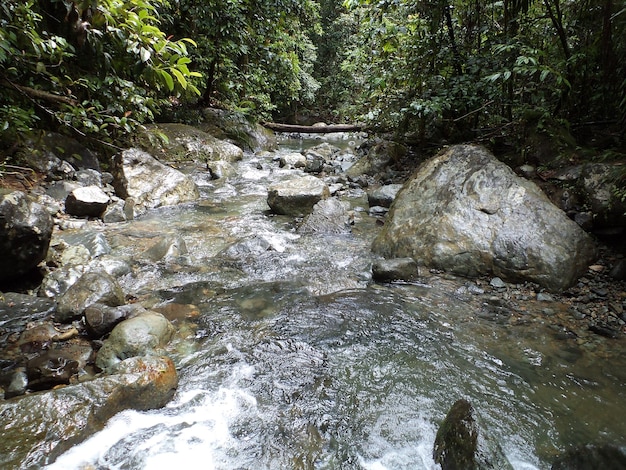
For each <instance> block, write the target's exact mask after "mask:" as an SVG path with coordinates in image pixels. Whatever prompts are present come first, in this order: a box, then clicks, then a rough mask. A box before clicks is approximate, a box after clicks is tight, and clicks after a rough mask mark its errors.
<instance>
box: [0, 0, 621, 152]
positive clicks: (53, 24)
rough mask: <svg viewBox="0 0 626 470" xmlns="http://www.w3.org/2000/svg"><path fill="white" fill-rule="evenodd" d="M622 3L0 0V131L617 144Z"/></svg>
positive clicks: (111, 138) (6, 136) (103, 138)
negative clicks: (221, 128) (233, 116)
mask: <svg viewBox="0 0 626 470" xmlns="http://www.w3.org/2000/svg"><path fill="white" fill-rule="evenodd" d="M625 26H626V1H624V0H583V1H578V0H577V1H573V0H499V1H494V0H449V1H441V0H426V1H420V2H415V1H408V0H345V1H344V2H341V1H331V0H318V1H314V0H271V1H270V0H267V1H263V2H253V1H251V0H125V1H124V0H79V1H68V0H7V1H4V2H2V4H1V5H0V86H2V93H1V94H0V129H1V130H2V135H1V137H2V139H1V140H2V143H3V145H4V147H5V148H10V146H11V145H12V144H13V143H14V142H15V141H16V139H19V136H20V135H21V133H23V132H26V131H29V130H32V129H52V130H56V131H59V132H64V133H68V134H70V135H74V136H82V137H84V138H86V139H94V140H98V141H100V142H116V141H117V140H119V139H123V138H124V137H125V136H127V135H128V134H129V133H132V132H133V130H134V128H135V127H136V126H137V125H139V124H142V123H146V122H151V121H155V120H159V119H163V118H164V117H165V116H168V117H169V116H173V115H175V111H176V109H180V108H185V109H188V108H194V107H198V106H217V107H223V108H227V109H232V110H237V111H240V112H243V113H245V114H247V115H249V116H250V118H251V119H258V120H260V119H265V120H270V119H275V120H280V121H282V122H306V121H307V120H326V121H331V122H336V123H341V122H356V121H359V122H365V123H367V124H368V125H369V126H370V127H371V128H373V129H377V130H387V131H393V132H395V133H396V134H397V135H402V136H404V138H406V139H408V140H411V141H415V142H426V141H443V140H445V141H454V140H489V139H495V138H499V137H502V136H507V135H516V134H519V132H520V129H521V128H522V127H528V126H533V127H534V128H541V129H556V128H564V129H568V130H570V131H572V130H575V131H576V135H577V136H579V138H580V139H582V140H583V141H585V142H587V141H591V140H592V139H596V140H598V137H597V136H598V135H600V136H601V140H602V142H603V143H602V145H603V146H604V147H605V148H615V147H619V146H620V145H621V146H623V144H624V128H625V127H626V60H624V58H625V57H626V35H625V34H624V31H625V30H626V28H625Z"/></svg>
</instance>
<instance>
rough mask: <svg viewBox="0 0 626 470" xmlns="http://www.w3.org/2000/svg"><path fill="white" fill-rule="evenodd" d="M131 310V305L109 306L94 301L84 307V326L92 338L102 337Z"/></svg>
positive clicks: (127, 315)
mask: <svg viewBox="0 0 626 470" xmlns="http://www.w3.org/2000/svg"><path fill="white" fill-rule="evenodd" d="M132 312H133V309H132V306H131V305H122V306H120V307H110V306H108V305H104V304H99V303H95V304H93V305H90V306H89V307H87V308H86V309H85V326H86V328H87V331H88V332H89V334H90V336H91V337H92V338H102V337H103V336H104V335H106V334H107V333H109V332H110V331H111V330H113V328H115V326H116V325H117V324H118V323H120V322H121V321H123V320H125V319H126V318H128V317H129V316H130V315H131V314H132Z"/></svg>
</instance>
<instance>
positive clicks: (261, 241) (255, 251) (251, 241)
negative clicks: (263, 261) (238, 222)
mask: <svg viewBox="0 0 626 470" xmlns="http://www.w3.org/2000/svg"><path fill="white" fill-rule="evenodd" d="M271 249H272V245H271V243H270V242H268V241H267V240H266V239H265V238H263V237H260V236H256V237H251V238H246V239H244V240H239V241H237V242H235V243H233V244H232V245H230V246H229V247H227V248H225V249H224V250H222V251H221V252H220V256H223V257H226V258H231V259H245V258H247V257H249V256H258V255H260V254H262V253H265V252H267V251H270V250H271Z"/></svg>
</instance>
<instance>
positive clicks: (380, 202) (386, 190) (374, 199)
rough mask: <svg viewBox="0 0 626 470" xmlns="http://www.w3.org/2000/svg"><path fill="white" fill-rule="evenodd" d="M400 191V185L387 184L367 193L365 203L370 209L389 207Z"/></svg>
mask: <svg viewBox="0 0 626 470" xmlns="http://www.w3.org/2000/svg"><path fill="white" fill-rule="evenodd" d="M401 189H402V185H401V184H387V185H384V186H381V187H380V188H376V189H373V190H371V191H368V192H367V201H368V203H369V205H370V207H373V206H382V207H391V204H392V203H393V201H394V200H395V199H396V196H397V194H398V192H399V191H400V190H401Z"/></svg>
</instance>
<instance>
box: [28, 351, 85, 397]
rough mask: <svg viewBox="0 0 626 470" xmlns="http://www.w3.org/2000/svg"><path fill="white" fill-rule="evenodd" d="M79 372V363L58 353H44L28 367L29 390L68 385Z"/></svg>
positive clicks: (31, 361) (30, 361)
mask: <svg viewBox="0 0 626 470" xmlns="http://www.w3.org/2000/svg"><path fill="white" fill-rule="evenodd" d="M77 372H78V361H75V360H73V359H70V358H68V357H67V356H66V355H65V354H62V353H57V352H56V351H44V352H43V353H42V354H41V355H39V356H37V357H35V358H33V359H31V360H29V361H28V363H27V365H26V373H27V375H28V388H29V389H31V390H46V389H49V388H52V387H54V386H55V385H67V384H69V383H70V378H71V377H72V376H73V375H75V374H76V373H77Z"/></svg>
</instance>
